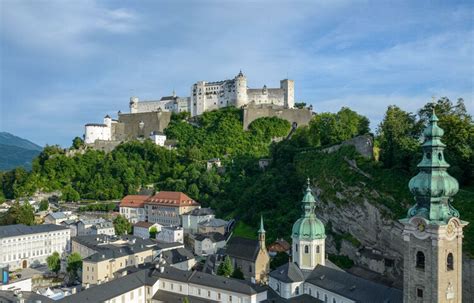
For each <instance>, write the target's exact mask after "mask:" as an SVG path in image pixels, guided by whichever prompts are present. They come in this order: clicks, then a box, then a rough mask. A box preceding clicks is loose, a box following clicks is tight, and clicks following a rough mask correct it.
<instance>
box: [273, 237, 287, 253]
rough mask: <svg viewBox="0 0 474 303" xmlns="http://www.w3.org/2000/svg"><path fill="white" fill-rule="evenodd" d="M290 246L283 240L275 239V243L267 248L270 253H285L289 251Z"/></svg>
mask: <svg viewBox="0 0 474 303" xmlns="http://www.w3.org/2000/svg"><path fill="white" fill-rule="evenodd" d="M290 248H291V245H290V243H288V242H287V241H286V240H284V239H277V240H276V241H275V242H273V243H272V244H270V245H269V246H268V251H272V252H286V251H288V250H290Z"/></svg>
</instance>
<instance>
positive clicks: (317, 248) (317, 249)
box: [316, 245, 319, 254]
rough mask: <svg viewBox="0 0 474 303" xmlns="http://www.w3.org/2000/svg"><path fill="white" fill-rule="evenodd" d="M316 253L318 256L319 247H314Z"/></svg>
mask: <svg viewBox="0 0 474 303" xmlns="http://www.w3.org/2000/svg"><path fill="white" fill-rule="evenodd" d="M316 253H317V254H319V245H318V246H316Z"/></svg>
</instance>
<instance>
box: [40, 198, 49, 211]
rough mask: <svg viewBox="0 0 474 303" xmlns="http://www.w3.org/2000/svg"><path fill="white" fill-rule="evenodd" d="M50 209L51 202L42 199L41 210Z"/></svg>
mask: <svg viewBox="0 0 474 303" xmlns="http://www.w3.org/2000/svg"><path fill="white" fill-rule="evenodd" d="M48 209H49V202H48V200H42V201H41V202H40V203H39V210H40V211H45V210H48Z"/></svg>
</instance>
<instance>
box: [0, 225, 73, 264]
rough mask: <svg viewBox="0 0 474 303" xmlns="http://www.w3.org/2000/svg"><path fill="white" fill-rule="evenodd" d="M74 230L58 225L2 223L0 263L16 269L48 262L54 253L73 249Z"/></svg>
mask: <svg viewBox="0 0 474 303" xmlns="http://www.w3.org/2000/svg"><path fill="white" fill-rule="evenodd" d="M70 233H71V232H70V230H69V228H67V227H64V226H60V225H54V224H43V225H33V226H27V225H23V224H16V225H6V226H0V245H1V247H2V249H0V262H1V263H3V264H8V265H9V266H10V269H12V270H14V269H17V268H27V267H29V266H30V265H31V264H45V263H46V258H47V257H48V256H49V255H51V254H52V253H53V252H55V251H57V252H58V253H59V254H60V255H61V254H63V253H66V252H68V251H69V245H70V243H69V242H70V238H71V234H70Z"/></svg>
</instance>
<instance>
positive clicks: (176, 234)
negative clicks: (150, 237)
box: [156, 227, 184, 243]
mask: <svg viewBox="0 0 474 303" xmlns="http://www.w3.org/2000/svg"><path fill="white" fill-rule="evenodd" d="M156 239H157V240H160V241H164V242H168V243H172V242H179V243H183V242H184V231H183V229H182V228H179V229H174V228H171V229H170V228H166V227H163V228H162V229H161V231H160V232H159V233H158V234H157V235H156Z"/></svg>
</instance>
